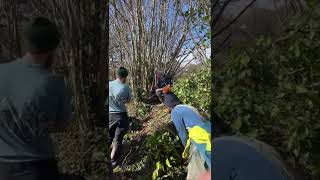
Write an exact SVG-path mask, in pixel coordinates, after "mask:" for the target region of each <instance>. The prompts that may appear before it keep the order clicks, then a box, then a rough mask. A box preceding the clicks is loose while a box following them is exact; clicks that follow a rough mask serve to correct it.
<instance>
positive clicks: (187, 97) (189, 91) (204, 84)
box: [173, 60, 211, 117]
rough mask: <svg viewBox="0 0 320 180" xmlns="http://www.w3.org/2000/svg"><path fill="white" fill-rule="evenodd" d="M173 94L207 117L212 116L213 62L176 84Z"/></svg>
mask: <svg viewBox="0 0 320 180" xmlns="http://www.w3.org/2000/svg"><path fill="white" fill-rule="evenodd" d="M173 92H174V93H175V94H176V95H177V96H178V97H179V99H180V100H181V101H182V102H183V103H186V104H190V105H192V106H194V107H196V108H198V110H199V111H200V112H202V113H203V114H204V115H205V116H207V117H209V115H210V109H211V108H210V105H211V99H210V97H211V61H210V60H208V61H207V62H205V63H204V65H203V67H201V68H200V69H198V70H196V72H193V73H191V74H190V75H188V76H186V77H183V78H180V79H179V80H178V81H177V83H175V84H174V87H173Z"/></svg>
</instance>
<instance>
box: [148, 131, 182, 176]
mask: <svg viewBox="0 0 320 180" xmlns="http://www.w3.org/2000/svg"><path fill="white" fill-rule="evenodd" d="M144 149H146V150H147V154H146V158H147V159H146V162H147V164H149V165H151V166H152V167H153V168H154V171H153V173H152V179H172V180H173V179H183V177H184V176H185V173H186V171H185V169H184V161H183V159H182V155H181V152H182V151H183V147H182V145H181V143H180V140H179V137H178V136H175V135H173V134H172V133H170V132H165V133H160V132H157V133H155V134H154V135H152V136H150V137H148V139H147V140H146V143H145V145H144Z"/></svg>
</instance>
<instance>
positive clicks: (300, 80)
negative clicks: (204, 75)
mask: <svg viewBox="0 0 320 180" xmlns="http://www.w3.org/2000/svg"><path fill="white" fill-rule="evenodd" d="M310 17H311V18H310ZM319 19H320V15H319V14H315V12H314V14H312V15H311V16H310V15H306V16H304V17H300V18H297V19H294V20H293V21H292V23H290V25H289V27H288V29H287V31H286V32H285V34H284V35H283V37H281V38H279V39H277V40H276V41H273V40H272V39H270V38H267V37H261V38H260V39H258V41H257V44H256V46H255V47H253V48H249V49H245V50H243V49H241V50H234V51H233V52H231V54H230V57H229V59H228V62H227V63H226V65H225V66H224V67H223V68H222V69H219V70H218V71H217V73H216V74H215V76H216V77H215V78H216V79H219V82H221V83H220V84H217V89H216V93H217V94H219V96H217V97H215V99H214V104H215V107H214V111H215V115H216V116H217V117H219V119H222V120H223V122H222V126H226V127H230V128H229V129H228V130H226V131H227V132H224V133H235V134H245V135H248V136H250V137H255V138H258V139H260V140H263V141H265V142H267V143H269V144H271V145H273V146H274V147H275V148H276V149H277V150H278V151H279V152H281V153H282V155H283V157H284V158H285V160H287V161H288V162H289V163H290V164H291V165H292V166H293V167H295V168H297V169H302V170H303V171H304V172H303V173H305V174H306V175H307V176H308V177H310V178H311V177H312V178H314V179H317V178H320V164H319V162H320V156H319V153H318V149H319V148H320V140H319V137H320V110H319V109H320V108H319V106H320V96H319V89H320V88H319V83H318V82H320V71H319V67H320V53H319V52H320V51H319V50H320V44H319V42H320V23H319Z"/></svg>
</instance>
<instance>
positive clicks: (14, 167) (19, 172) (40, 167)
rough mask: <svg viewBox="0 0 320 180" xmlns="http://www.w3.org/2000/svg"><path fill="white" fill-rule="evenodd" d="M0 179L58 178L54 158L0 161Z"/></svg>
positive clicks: (32, 179) (54, 179)
mask: <svg viewBox="0 0 320 180" xmlns="http://www.w3.org/2000/svg"><path fill="white" fill-rule="evenodd" d="M0 179H1V180H59V172H58V168H57V163H56V161H55V160H41V161H40V160H39V161H28V162H0Z"/></svg>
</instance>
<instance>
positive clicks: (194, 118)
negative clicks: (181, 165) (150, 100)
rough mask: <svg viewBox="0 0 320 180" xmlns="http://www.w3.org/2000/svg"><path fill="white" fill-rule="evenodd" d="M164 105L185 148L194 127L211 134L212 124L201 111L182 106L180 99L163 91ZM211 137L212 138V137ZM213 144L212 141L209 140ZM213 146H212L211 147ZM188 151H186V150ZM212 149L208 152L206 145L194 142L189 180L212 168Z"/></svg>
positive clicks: (190, 158)
mask: <svg viewBox="0 0 320 180" xmlns="http://www.w3.org/2000/svg"><path fill="white" fill-rule="evenodd" d="M163 96H164V104H165V105H166V106H167V107H168V109H169V112H170V113H171V120H172V122H173V124H174V126H175V128H176V130H177V132H178V135H179V138H180V140H181V143H182V144H183V146H184V147H185V148H186V149H188V139H189V133H190V132H191V131H192V130H193V129H194V127H201V128H202V129H204V131H205V134H206V133H207V134H211V124H210V123H209V122H208V121H207V120H206V119H205V118H204V117H202V116H201V114H200V113H199V111H198V110H197V109H196V108H194V107H192V106H189V105H186V104H182V102H181V101H180V100H179V99H178V97H177V96H176V95H175V94H174V93H172V92H170V90H167V88H164V89H163ZM210 137H211V136H210ZM207 141H209V142H208V143H210V144H211V140H210V139H207ZM210 146H211V145H210ZM185 151H186V150H185ZM210 153H211V149H210V150H209V152H208V149H206V145H205V144H199V143H197V142H195V141H192V143H191V145H190V150H189V164H188V175H187V179H196V178H197V177H199V176H200V175H202V174H204V173H205V172H207V171H210V168H211V154H210Z"/></svg>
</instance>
